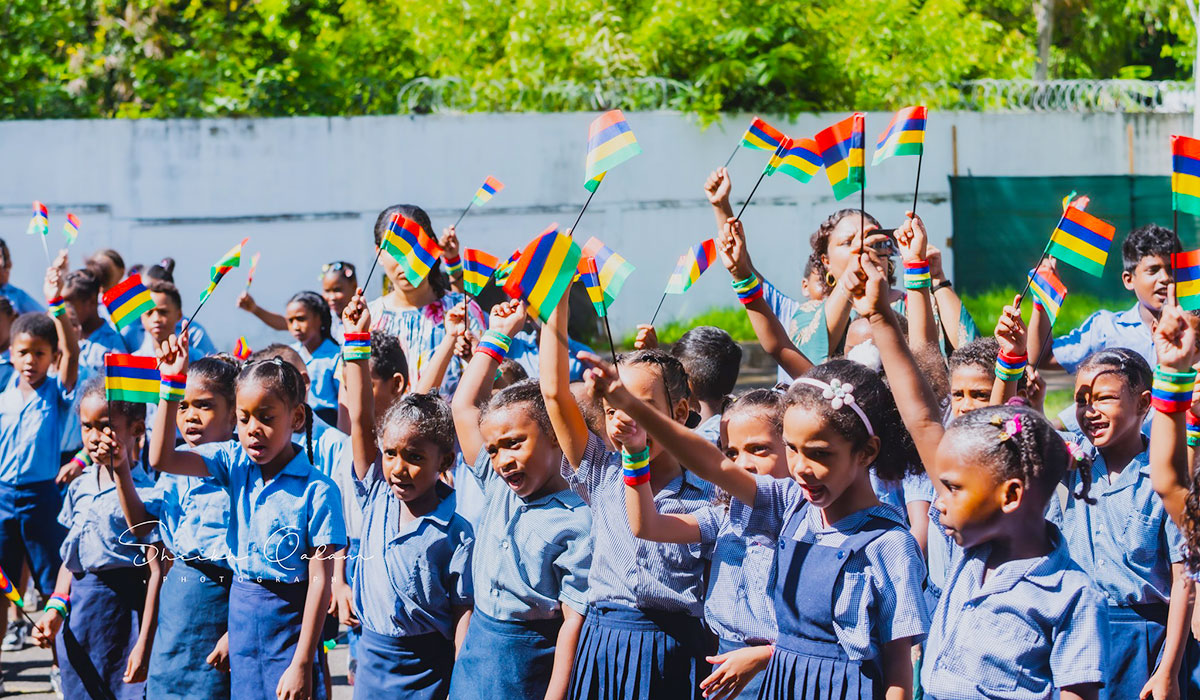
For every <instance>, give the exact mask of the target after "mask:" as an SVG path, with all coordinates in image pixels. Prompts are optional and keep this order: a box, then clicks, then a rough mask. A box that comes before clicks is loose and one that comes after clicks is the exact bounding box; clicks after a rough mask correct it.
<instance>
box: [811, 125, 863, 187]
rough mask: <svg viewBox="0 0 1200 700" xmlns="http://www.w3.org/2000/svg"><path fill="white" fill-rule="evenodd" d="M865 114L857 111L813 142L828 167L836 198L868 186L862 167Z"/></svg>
mask: <svg viewBox="0 0 1200 700" xmlns="http://www.w3.org/2000/svg"><path fill="white" fill-rule="evenodd" d="M864 121H865V115H863V114H862V113H861V112H855V113H854V114H852V115H851V116H849V117H846V118H845V119H843V120H842V121H840V122H838V123H836V124H834V125H833V126H830V127H828V128H826V129H824V130H822V131H820V132H818V133H817V135H816V137H815V138H814V140H815V141H816V142H817V148H818V149H819V150H820V151H821V160H822V162H824V164H825V176H826V177H828V178H829V184H830V186H832V187H833V196H834V197H835V198H837V199H844V198H845V197H846V196H847V195H851V194H854V193H855V192H858V191H859V190H861V189H862V188H863V185H864V184H865V178H864V168H863V150H864V148H863V129H864Z"/></svg>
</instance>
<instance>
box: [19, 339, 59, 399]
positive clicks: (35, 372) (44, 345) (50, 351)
mask: <svg viewBox="0 0 1200 700" xmlns="http://www.w3.org/2000/svg"><path fill="white" fill-rule="evenodd" d="M8 355H9V359H10V360H11V361H12V363H13V369H14V370H15V371H16V372H17V374H19V375H21V381H22V382H24V383H25V385H26V386H31V387H38V386H41V384H42V382H43V381H44V380H45V379H46V374H47V373H48V372H49V371H50V366H51V365H53V364H54V363H55V362H57V361H58V349H57V348H54V347H52V346H51V345H50V343H48V342H46V340H45V339H43V338H38V337H36V336H34V335H33V334H31V333H18V334H17V336H16V337H15V338H13V339H12V344H11V345H10V346H9V353H8Z"/></svg>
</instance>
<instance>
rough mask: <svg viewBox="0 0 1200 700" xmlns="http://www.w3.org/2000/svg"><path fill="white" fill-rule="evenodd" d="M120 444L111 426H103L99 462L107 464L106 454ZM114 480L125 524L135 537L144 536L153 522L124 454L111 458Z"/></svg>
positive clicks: (117, 450)
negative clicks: (116, 458) (117, 457)
mask: <svg viewBox="0 0 1200 700" xmlns="http://www.w3.org/2000/svg"><path fill="white" fill-rule="evenodd" d="M120 451H121V450H120V444H119V443H118V442H117V439H116V435H114V434H113V432H112V428H107V427H106V428H105V429H104V432H103V433H102V434H101V436H100V450H99V453H98V456H99V457H100V458H101V459H102V461H101V462H100V463H101V464H108V463H109V462H108V456H107V455H108V454H113V453H114V452H120ZM113 463H114V471H115V473H114V474H113V477H114V479H113V480H114V481H116V482H117V500H118V501H120V502H121V512H122V513H123V514H124V515H125V524H126V525H128V526H129V531H130V532H131V533H133V535H134V536H135V537H144V536H145V535H147V534H149V533H150V532H151V531H152V530H153V529H154V525H155V522H154V520H153V519H151V518H150V516H149V514H147V512H146V504H145V503H143V502H142V497H141V496H139V495H138V492H137V489H136V488H135V487H134V485H133V475H132V474H131V473H130V471H129V460H128V459H126V458H125V455H121V457H120V459H119V460H113Z"/></svg>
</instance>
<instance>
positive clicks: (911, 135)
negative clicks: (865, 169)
mask: <svg viewBox="0 0 1200 700" xmlns="http://www.w3.org/2000/svg"><path fill="white" fill-rule="evenodd" d="M927 116H928V110H926V109H925V107H924V106H916V107H905V108H904V109H902V110H900V111H899V112H896V114H895V115H893V116H892V121H890V122H888V125H887V128H886V129H884V130H883V133H882V134H880V135H879V140H878V141H876V142H875V157H874V158H872V159H871V165H879V163H881V162H882V161H884V160H887V159H888V158H891V157H892V156H919V155H921V153H922V152H923V151H924V150H925V120H926V118H927Z"/></svg>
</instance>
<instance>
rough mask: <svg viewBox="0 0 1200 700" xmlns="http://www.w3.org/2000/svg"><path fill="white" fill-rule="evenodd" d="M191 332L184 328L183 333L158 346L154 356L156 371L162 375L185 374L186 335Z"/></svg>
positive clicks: (186, 364)
mask: <svg viewBox="0 0 1200 700" xmlns="http://www.w3.org/2000/svg"><path fill="white" fill-rule="evenodd" d="M190 333H191V330H189V329H187V328H184V329H183V333H181V334H179V335H178V336H176V335H175V334H174V333H172V334H171V336H170V337H169V338H167V339H166V340H164V341H162V342H161V343H159V344H158V347H157V348H156V349H155V354H157V355H158V370H159V371H160V372H162V373H163V374H187V368H188V348H189V347H191V346H190V345H188V335H189V334H190Z"/></svg>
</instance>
